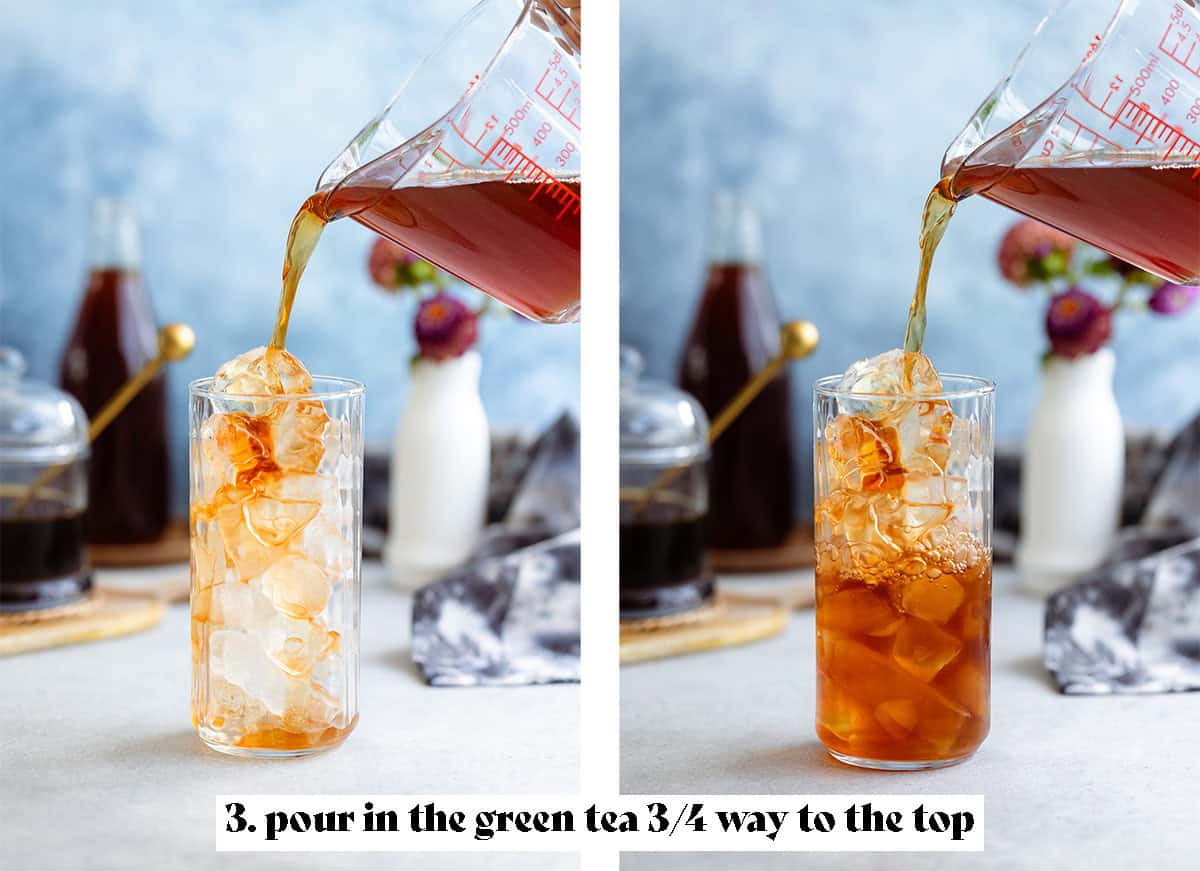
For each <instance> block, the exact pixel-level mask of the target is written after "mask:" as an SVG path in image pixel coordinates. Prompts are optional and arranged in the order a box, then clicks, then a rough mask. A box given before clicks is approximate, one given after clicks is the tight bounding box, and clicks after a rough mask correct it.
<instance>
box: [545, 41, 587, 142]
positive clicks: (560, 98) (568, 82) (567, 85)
mask: <svg viewBox="0 0 1200 871" xmlns="http://www.w3.org/2000/svg"><path fill="white" fill-rule="evenodd" d="M561 63H562V55H561V54H559V53H558V52H557V51H556V52H554V54H552V55H551V56H550V61H549V63H548V64H547V65H546V72H544V73H542V78H541V80H540V81H539V82H538V83H537V87H535V88H534V89H533V92H534V93H535V94H537V95H538V96H539V97H541V98H542V100H544V101H545V103H546V105H547V106H549V107H550V108H551V109H553V110H554V111H555V112H557V113H558V114H559V115H561V116H562V117H563V118H564V119H566V121H567V122H568V123H569V124H571V125H572V126H573V127H574V128H575V129H576V130H578V129H579V120H578V118H577V117H576V116H577V115H578V114H579V105H580V99H579V81H578V80H577V79H575V78H573V77H572V75H571V73H570V71H569V70H566V69H564V68H563V67H562V66H561V65H560V64H561ZM572 95H574V97H573V98H572Z"/></svg>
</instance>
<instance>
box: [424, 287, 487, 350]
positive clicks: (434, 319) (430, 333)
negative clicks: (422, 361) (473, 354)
mask: <svg viewBox="0 0 1200 871" xmlns="http://www.w3.org/2000/svg"><path fill="white" fill-rule="evenodd" d="M413 334H414V335H415V336H416V338H417V347H418V348H420V356H422V357H424V358H426V359H428V360H449V359H450V358H452V357H459V356H461V355H462V354H464V353H466V352H467V351H469V350H470V349H471V348H472V347H474V345H475V341H476V339H478V337H479V318H478V316H477V315H476V314H475V312H473V311H471V309H469V308H467V306H466V305H464V304H463V302H462V301H461V300H459V299H458V298H456V297H453V296H451V295H450V294H448V293H445V292H444V291H443V292H441V293H437V294H435V295H433V296H431V297H429V298H428V299H424V300H422V301H421V305H420V307H419V308H418V309H417V316H416V317H415V318H414V319H413Z"/></svg>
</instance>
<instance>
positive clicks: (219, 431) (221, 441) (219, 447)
mask: <svg viewBox="0 0 1200 871" xmlns="http://www.w3.org/2000/svg"><path fill="white" fill-rule="evenodd" d="M200 436H201V439H202V443H203V445H204V447H205V450H206V452H207V458H208V459H209V462H211V463H212V465H214V466H216V467H217V468H220V467H222V466H224V467H225V468H226V469H227V472H226V476H225V480H226V481H227V482H228V483H233V482H234V481H235V480H236V476H237V473H239V472H245V471H248V470H252V469H254V468H256V467H258V466H260V465H262V464H263V463H265V462H270V460H271V453H272V448H271V430H270V427H269V425H268V424H267V422H266V421H264V420H262V419H261V418H258V417H253V416H251V415H249V414H245V413H244V412H236V411H235V412H230V413H229V414H220V413H218V414H214V415H212V416H211V417H209V418H208V420H206V421H205V422H204V426H203V428H202V431H201V433H200Z"/></svg>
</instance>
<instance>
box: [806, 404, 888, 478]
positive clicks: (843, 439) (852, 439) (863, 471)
mask: <svg viewBox="0 0 1200 871" xmlns="http://www.w3.org/2000/svg"><path fill="white" fill-rule="evenodd" d="M889 436H891V437H892V438H891V442H890V443H889V439H888V437H889ZM825 437H826V440H827V443H828V446H829V455H830V458H831V459H832V461H833V468H834V471H835V472H836V474H837V478H838V484H839V486H841V487H845V488H848V489H851V490H881V491H887V490H889V489H894V488H895V486H897V485H898V484H899V482H900V481H902V480H903V478H902V477H900V476H899V473H900V472H901V471H902V469H901V467H900V465H899V458H898V454H897V450H896V444H895V435H894V430H892V429H890V428H888V427H877V426H876V425H875V424H873V423H872V422H871V421H869V420H867V419H866V418H862V417H854V416H853V415H848V414H840V415H838V416H837V417H835V418H834V419H833V420H832V421H830V422H829V424H828V425H827V426H826V429H825ZM889 481H890V482H891V486H889Z"/></svg>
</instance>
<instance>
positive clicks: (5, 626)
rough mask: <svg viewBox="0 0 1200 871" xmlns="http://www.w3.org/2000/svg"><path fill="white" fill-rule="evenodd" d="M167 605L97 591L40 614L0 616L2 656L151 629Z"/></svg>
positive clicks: (157, 599) (151, 597)
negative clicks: (79, 599)
mask: <svg viewBox="0 0 1200 871" xmlns="http://www.w3.org/2000/svg"><path fill="white" fill-rule="evenodd" d="M164 608H165V603H164V601H163V599H162V597H161V596H158V595H155V594H153V593H131V592H125V591H120V590H112V589H107V588H103V587H102V588H98V589H94V590H93V591H92V593H91V595H89V596H88V598H86V599H84V600H83V601H82V602H76V603H72V604H70V605H66V606H64V607H62V608H47V609H44V610H40V611H16V612H8V613H3V614H0V656H11V655H13V654H16V653H27V652H29V651H31V650H44V649H46V648H48V647H61V646H63V645H66V644H79V643H81V642H84V641H96V640H99V639H101V638H115V637H117V636H119V635H128V634H130V633H132V632H140V631H141V630H143V629H149V628H150V627H151V626H154V625H156V624H157V623H158V621H159V620H161V619H162V615H163V610H164Z"/></svg>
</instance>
